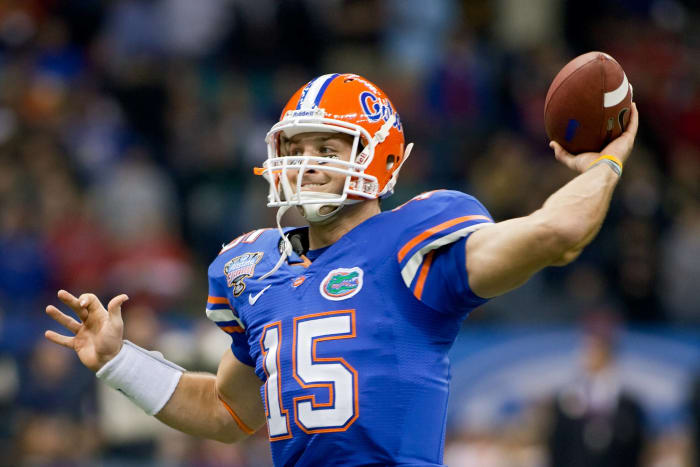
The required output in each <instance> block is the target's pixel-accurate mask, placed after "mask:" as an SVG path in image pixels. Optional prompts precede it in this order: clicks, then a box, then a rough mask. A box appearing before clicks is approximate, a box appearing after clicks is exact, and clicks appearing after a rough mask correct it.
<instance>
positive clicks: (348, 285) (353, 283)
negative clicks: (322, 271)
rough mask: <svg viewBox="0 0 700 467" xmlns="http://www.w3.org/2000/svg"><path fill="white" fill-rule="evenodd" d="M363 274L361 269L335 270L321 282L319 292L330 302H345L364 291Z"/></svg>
mask: <svg viewBox="0 0 700 467" xmlns="http://www.w3.org/2000/svg"><path fill="white" fill-rule="evenodd" d="M362 280H363V272H362V269H360V268H357V267H355V268H339V269H333V270H332V271H331V272H329V273H328V274H327V275H326V277H325V278H324V279H323V281H321V285H320V286H319V290H320V291H321V295H323V296H324V297H325V298H327V299H328V300H336V301H337V300H345V299H346V298H350V297H352V296H353V295H355V294H357V292H359V291H360V290H361V289H362Z"/></svg>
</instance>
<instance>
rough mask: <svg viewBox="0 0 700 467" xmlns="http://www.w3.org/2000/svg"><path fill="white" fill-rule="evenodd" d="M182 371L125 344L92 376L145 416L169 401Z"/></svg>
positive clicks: (178, 367) (155, 356) (164, 360)
mask: <svg viewBox="0 0 700 467" xmlns="http://www.w3.org/2000/svg"><path fill="white" fill-rule="evenodd" d="M184 371H185V369H184V368H182V367H180V366H179V365H176V364H175V363H173V362H170V361H168V360H166V359H165V358H164V357H163V355H162V354H161V353H160V352H155V351H149V350H146V349H142V348H141V347H139V346H138V345H136V344H133V343H131V342H129V341H127V340H125V341H124V344H123V345H122V348H121V350H120V351H119V353H118V354H117V355H116V357H114V358H113V359H112V360H110V361H109V362H107V364H106V365H105V366H103V367H102V368H100V369H99V370H98V372H97V373H96V375H97V378H99V379H101V380H102V381H104V382H105V383H106V384H107V385H108V386H110V387H112V388H114V389H116V390H117V391H119V392H121V393H122V394H124V395H125V396H126V397H128V398H129V399H130V400H131V401H132V402H133V403H134V404H136V405H138V406H139V407H141V408H142V409H143V410H144V412H146V413H147V414H148V415H155V414H157V413H158V412H159V411H160V410H161V409H162V408H163V406H165V404H166V403H167V402H168V400H170V397H171V396H172V395H173V392H175V388H176V387H177V384H178V382H179V381H180V377H181V376H182V373H184Z"/></svg>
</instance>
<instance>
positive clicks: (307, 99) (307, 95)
mask: <svg viewBox="0 0 700 467" xmlns="http://www.w3.org/2000/svg"><path fill="white" fill-rule="evenodd" d="M336 76H338V74H337V73H335V74H327V75H323V76H319V77H318V78H316V79H315V80H313V81H311V82H310V83H309V84H307V85H306V87H305V88H304V91H303V92H302V94H301V98H300V99H299V104H297V109H301V110H311V109H313V108H314V106H316V98H317V97H318V95H319V94H320V93H322V92H323V91H325V89H326V87H327V86H328V84H326V83H328V82H329V81H331V80H332V79H333V78H335V77H336Z"/></svg>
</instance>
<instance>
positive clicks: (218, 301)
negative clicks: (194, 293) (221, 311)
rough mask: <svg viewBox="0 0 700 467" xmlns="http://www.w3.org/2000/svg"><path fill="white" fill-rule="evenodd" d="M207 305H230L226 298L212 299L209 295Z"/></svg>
mask: <svg viewBox="0 0 700 467" xmlns="http://www.w3.org/2000/svg"><path fill="white" fill-rule="evenodd" d="M207 303H212V304H215V305H228V304H229V303H228V298H226V297H212V296H211V295H209V296H208V297H207Z"/></svg>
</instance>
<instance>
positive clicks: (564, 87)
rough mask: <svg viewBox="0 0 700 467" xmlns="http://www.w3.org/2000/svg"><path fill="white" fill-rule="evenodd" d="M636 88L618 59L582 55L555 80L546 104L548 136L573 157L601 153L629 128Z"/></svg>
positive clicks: (568, 64)
mask: <svg viewBox="0 0 700 467" xmlns="http://www.w3.org/2000/svg"><path fill="white" fill-rule="evenodd" d="M631 106H632V85H631V84H629V82H628V81H627V76H626V75H625V72H624V70H623V69H622V67H621V66H620V64H619V63H617V61H615V59H614V58H612V57H611V56H610V55H608V54H606V53H603V52H588V53H587V54H583V55H579V56H578V57H576V58H575V59H573V60H571V61H570V62H569V63H567V64H566V66H564V68H562V69H561V71H560V72H559V73H557V76H555V77H554V81H552V84H551V86H549V91H547V99H546V100H545V103H544V126H545V129H546V131H547V136H548V137H549V139H550V140H554V141H556V142H557V143H559V144H561V145H562V147H563V148H564V149H566V150H567V151H569V152H570V153H571V154H579V153H582V152H591V151H592V152H599V151H600V150H602V149H603V148H604V147H605V145H606V144H608V143H609V142H610V141H612V140H613V139H615V138H617V137H618V136H619V135H620V133H622V132H623V131H624V129H625V128H626V127H627V123H628V122H629V119H630V109H631Z"/></svg>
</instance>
